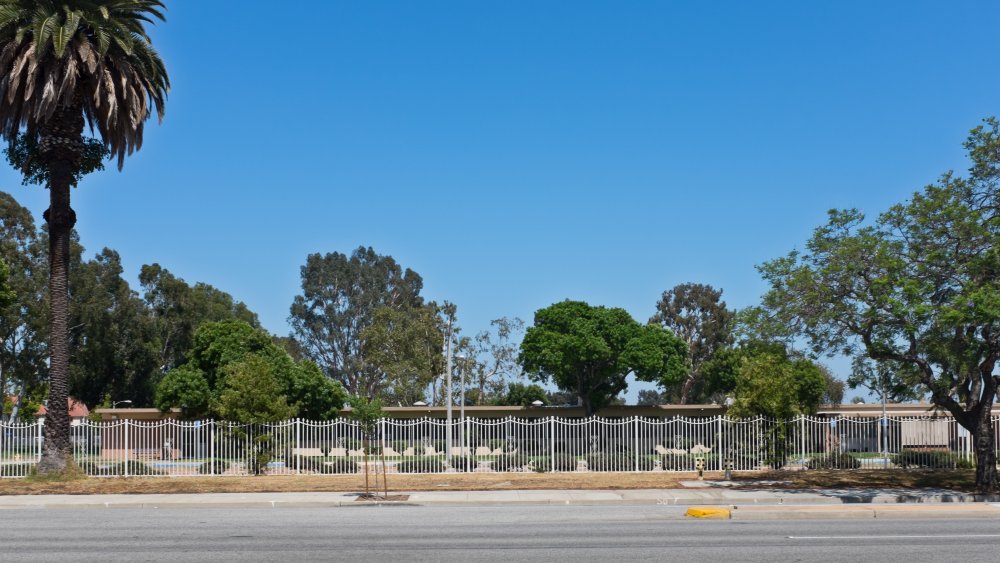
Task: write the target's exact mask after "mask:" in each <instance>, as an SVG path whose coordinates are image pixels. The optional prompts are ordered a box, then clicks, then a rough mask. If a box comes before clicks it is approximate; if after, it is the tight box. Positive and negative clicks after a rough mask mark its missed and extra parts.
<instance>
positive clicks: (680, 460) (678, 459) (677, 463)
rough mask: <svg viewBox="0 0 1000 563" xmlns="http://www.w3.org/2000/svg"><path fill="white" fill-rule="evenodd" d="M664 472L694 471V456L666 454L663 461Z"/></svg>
mask: <svg viewBox="0 0 1000 563" xmlns="http://www.w3.org/2000/svg"><path fill="white" fill-rule="evenodd" d="M661 461H662V462H663V470H664V471H694V456H689V455H687V454H666V455H664V456H663V458H662V459H661Z"/></svg>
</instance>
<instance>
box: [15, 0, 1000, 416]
mask: <svg viewBox="0 0 1000 563" xmlns="http://www.w3.org/2000/svg"><path fill="white" fill-rule="evenodd" d="M237 5H238V6H239V9H238V10H236V9H234V7H235V6H237ZM289 6H291V7H286V6H285V5H276V4H275V3H273V2H264V1H257V0H241V1H240V2H238V3H236V2H222V1H218V0H216V1H212V2H192V1H178V0H174V1H170V2H168V7H169V10H168V14H167V15H168V21H167V22H166V23H165V24H161V25H158V26H156V27H155V29H153V30H152V35H153V38H154V41H155V44H156V46H157V48H158V49H159V50H160V51H161V54H162V56H163V57H164V59H165V60H166V63H167V65H168V69H169V72H170V75H171V79H172V82H173V89H172V91H171V93H170V98H169V101H168V106H167V116H166V119H165V121H164V122H163V125H162V126H157V125H156V124H155V122H153V123H151V124H150V125H149V126H148V128H147V133H146V138H145V143H144V147H143V149H142V151H140V152H139V153H138V154H136V155H134V156H133V157H131V158H130V159H129V160H128V161H127V162H126V164H125V169H124V171H122V172H121V173H118V172H117V171H115V170H114V169H113V167H112V168H111V169H109V170H107V171H105V172H103V173H100V174H95V175H93V176H91V177H89V178H86V179H85V180H84V182H83V183H82V184H81V187H80V188H79V189H77V190H75V191H74V197H75V200H74V207H75V208H76V210H77V213H78V217H79V222H78V225H77V229H78V231H79V232H80V236H81V239H82V242H83V244H84V245H85V246H86V247H87V249H88V254H89V255H90V254H93V253H94V252H97V251H99V250H100V249H101V248H102V247H104V246H108V247H111V248H114V249H116V250H118V251H119V252H120V253H121V255H122V258H123V261H124V264H125V267H126V275H127V276H128V279H129V281H130V283H132V284H133V285H137V280H136V277H137V275H138V270H139V267H140V266H141V265H142V264H145V263H151V262H158V263H160V264H161V265H163V266H164V267H166V268H167V269H169V270H170V271H171V272H173V273H175V274H176V275H179V276H181V277H183V278H184V279H186V280H187V281H189V282H195V281H203V282H207V283H210V284H212V285H215V286H216V287H219V288H220V289H223V290H225V291H228V292H230V293H232V294H233V295H234V296H235V297H236V298H237V299H240V300H243V301H245V302H246V303H247V304H248V305H249V306H250V307H251V308H252V309H253V310H254V311H256V312H257V313H258V314H259V315H260V317H261V320H262V322H263V324H264V325H265V327H266V328H267V329H269V330H270V331H272V332H275V333H278V334H285V333H287V331H288V327H287V323H286V318H287V316H288V309H289V306H290V304H291V301H292V298H293V296H294V295H295V294H296V293H297V292H298V290H299V281H300V280H299V267H300V266H301V265H302V264H303V263H304V262H305V257H306V255H307V254H309V253H313V252H322V253H326V252H333V251H340V252H345V253H349V252H350V251H352V250H353V249H354V248H356V247H358V246H359V245H366V246H367V245H370V246H373V247H374V248H375V249H376V250H377V251H378V252H379V253H382V254H391V255H392V256H393V257H395V258H396V259H397V260H398V261H399V262H400V263H401V264H402V265H403V266H404V267H410V268H412V269H414V270H415V271H417V272H418V273H420V274H421V275H422V276H423V278H424V282H425V294H426V296H427V297H428V298H431V299H435V300H438V301H442V300H446V299H447V300H450V301H452V302H455V303H456V304H457V305H458V307H459V320H460V322H461V324H462V326H463V327H464V329H465V331H466V332H472V333H474V332H477V331H479V330H482V329H484V328H486V327H487V326H488V324H489V321H490V319H493V318H496V317H499V316H520V317H521V318H524V319H525V320H527V321H529V322H530V319H531V317H532V314H533V312H534V311H535V310H536V309H538V308H541V307H544V306H547V305H549V304H551V303H553V302H555V301H559V300H562V299H566V298H572V299H582V300H586V301H588V302H591V303H592V304H601V305H608V306H620V307H624V308H626V309H627V310H629V311H630V312H631V313H632V314H633V316H635V317H636V318H637V319H638V320H640V321H645V320H646V319H648V317H649V316H650V315H651V314H652V313H653V309H654V306H655V303H656V301H657V299H658V298H659V296H660V294H661V293H662V292H663V291H664V290H666V289H668V288H670V287H672V286H674V285H676V284H678V283H682V282H688V281H691V282H699V283H708V284H712V285H714V286H716V287H721V288H723V289H724V291H725V298H726V300H727V302H728V303H729V304H730V305H731V306H735V307H743V306H747V305H752V304H755V303H756V302H757V300H758V298H759V296H760V294H761V293H762V292H763V291H764V289H765V287H764V285H763V283H762V282H761V280H760V278H759V276H758V275H757V273H756V271H755V270H754V265H756V264H759V263H761V262H763V261H765V260H768V259H771V258H775V257H777V256H780V255H782V254H784V253H786V252H788V251H789V250H792V249H793V248H796V247H801V245H802V243H803V241H804V240H805V239H806V238H807V237H808V236H809V234H810V232H811V230H812V229H813V228H814V227H816V226H818V225H820V224H821V223H823V221H824V218H825V214H826V211H827V210H828V209H829V208H833V207H858V208H861V209H863V210H866V211H869V212H871V213H876V212H878V211H881V210H883V209H885V208H886V207H887V206H888V205H890V204H892V203H894V202H898V201H901V200H903V199H905V198H906V197H907V196H908V195H909V194H910V193H912V192H913V191H914V190H917V189H919V188H920V187H922V186H923V185H925V184H927V183H930V182H932V181H933V180H935V179H936V178H937V177H938V175H940V174H941V173H942V172H944V171H946V170H949V169H957V170H964V168H965V166H966V164H965V161H964V156H963V151H962V148H961V142H962V141H963V139H964V138H965V134H966V132H967V131H968V129H970V128H972V127H973V126H975V125H976V124H978V122H979V120H980V119H981V118H983V117H985V116H987V115H991V114H997V113H1000V73H998V72H997V61H998V60H1000V56H998V55H1000V52H998V50H1000V49H998V45H1000V43H998V42H997V41H996V38H995V33H994V30H993V28H992V27H991V26H989V25H987V23H988V22H996V21H1000V5H998V4H997V3H996V2H986V1H981V2H962V1H955V2H947V3H944V2H919V1H906V2H888V1H887V2H861V1H857V2H851V1H847V2H801V1H799V2H792V1H789V2H764V1H761V2H735V1H734V2H684V3H681V2H638V1H633V2H581V1H574V2H556V1H551V2H540V1H533V2H516V1H511V2H503V3H501V2H443V1H427V2H380V1H376V0H366V1H357V2H337V1H316V2H296V3H290V4H289ZM0 189H2V190H4V191H8V192H10V193H12V194H14V196H15V197H16V198H18V200H19V201H21V202H22V203H23V204H25V205H26V206H28V207H29V208H30V209H32V210H33V211H34V212H35V214H36V216H38V217H40V215H41V212H42V211H43V210H44V209H45V207H46V206H47V201H46V200H47V193H46V192H45V191H44V190H42V189H40V188H38V187H34V186H32V187H22V186H20V185H19V177H18V176H17V175H16V174H15V173H14V172H13V171H11V170H9V168H7V167H4V168H2V169H0ZM834 364H835V365H834V367H835V368H836V369H838V370H839V371H840V372H841V375H846V374H845V373H843V371H842V368H843V367H844V366H842V365H837V362H834ZM638 388H639V387H637V386H633V387H632V388H631V389H630V393H629V396H630V397H634V395H635V392H636V390H637V389H638Z"/></svg>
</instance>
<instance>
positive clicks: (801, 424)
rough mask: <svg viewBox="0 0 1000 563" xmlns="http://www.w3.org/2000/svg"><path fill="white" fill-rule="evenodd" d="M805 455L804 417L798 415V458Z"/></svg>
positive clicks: (803, 457)
mask: <svg viewBox="0 0 1000 563" xmlns="http://www.w3.org/2000/svg"><path fill="white" fill-rule="evenodd" d="M805 457H806V417H805V415H801V414H800V415H799V459H805Z"/></svg>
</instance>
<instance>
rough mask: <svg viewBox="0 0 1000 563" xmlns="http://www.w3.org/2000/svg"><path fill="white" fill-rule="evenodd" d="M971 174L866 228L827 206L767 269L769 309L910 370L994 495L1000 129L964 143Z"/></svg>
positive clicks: (852, 213) (820, 337)
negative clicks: (823, 219)
mask: <svg viewBox="0 0 1000 563" xmlns="http://www.w3.org/2000/svg"><path fill="white" fill-rule="evenodd" d="M965 147H966V149H967V150H968V152H969V157H970V160H971V161H972V167H971V169H970V172H969V175H968V177H966V178H962V177H958V176H955V175H954V174H952V173H947V174H945V175H944V176H942V177H941V179H940V180H938V182H937V183H935V184H933V185H931V186H928V187H926V188H924V189H923V190H922V191H921V192H917V193H915V194H914V195H913V196H912V198H911V199H910V200H909V201H907V202H905V203H903V204H899V205H895V206H893V207H892V208H891V209H890V210H889V211H887V212H885V213H883V214H882V215H880V216H879V217H878V218H877V219H876V220H874V221H866V219H865V217H864V215H863V214H862V213H860V212H859V211H857V210H848V211H831V212H830V218H829V221H828V223H827V224H826V225H824V226H822V227H820V228H818V229H816V231H815V233H814V234H813V236H812V238H811V239H810V240H809V241H808V243H807V244H806V250H805V252H802V253H799V252H793V253H791V254H789V255H788V256H786V257H784V258H780V259H777V260H774V261H771V262H768V263H766V264H764V265H763V266H762V267H761V268H760V270H761V273H762V274H763V276H764V278H765V279H766V280H767V281H768V282H769V283H770V285H771V290H770V291H769V292H768V294H767V295H766V296H765V300H764V304H765V306H766V307H767V308H768V310H769V311H770V312H771V313H772V314H773V315H774V316H775V317H776V318H778V319H779V320H780V321H781V322H783V323H785V324H787V325H789V326H791V327H793V328H794V329H795V330H796V331H797V332H799V333H800V334H803V335H805V336H806V337H808V338H809V340H810V341H811V342H812V344H813V346H814V348H815V349H816V351H823V352H831V353H832V352H840V353H848V354H850V355H865V356H868V357H869V358H871V359H873V360H876V361H879V362H885V361H891V362H895V363H896V364H897V365H906V366H908V367H909V369H910V370H911V371H912V374H913V377H914V378H915V380H916V381H917V382H919V384H920V386H921V388H922V390H924V391H926V392H928V393H929V394H930V397H931V400H932V402H933V403H934V404H935V405H937V406H938V407H941V408H942V409H945V410H947V411H948V412H949V413H951V414H952V416H954V417H955V420H956V421H958V423H959V424H961V425H962V426H963V427H964V428H966V429H967V430H969V432H970V433H971V434H972V436H973V442H974V444H975V445H974V448H975V452H976V484H977V487H978V488H979V489H980V490H981V491H983V492H987V491H995V490H996V489H997V485H998V483H997V468H996V450H995V445H994V429H993V424H992V418H991V417H992V407H993V403H994V401H995V398H996V395H997V390H998V382H997V379H998V376H997V374H996V365H997V361H998V359H1000V193H998V192H1000V190H997V188H996V186H997V182H998V181H1000V174H998V168H1000V123H998V121H997V120H996V119H993V118H990V119H987V120H986V122H985V124H984V125H983V126H980V127H977V128H976V129H973V131H972V133H971V135H970V136H969V138H968V140H967V142H966V144H965Z"/></svg>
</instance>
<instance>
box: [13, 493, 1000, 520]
mask: <svg viewBox="0 0 1000 563" xmlns="http://www.w3.org/2000/svg"><path fill="white" fill-rule="evenodd" d="M391 494H393V495H406V496H407V497H408V498H407V500H405V501H398V502H389V503H386V504H401V505H418V506H467V505H479V506H504V505H651V504H652V505H663V506H718V507H725V508H728V509H730V510H733V515H732V517H733V518H737V516H736V514H737V513H739V515H740V516H742V515H743V514H750V513H757V514H764V513H767V511H771V512H774V511H780V512H786V513H790V514H791V513H794V514H799V515H801V517H809V515H811V514H814V513H815V512H816V511H822V510H824V509H825V510H826V511H827V512H826V513H827V514H829V513H830V512H829V511H830V510H831V509H840V510H841V511H842V512H843V513H844V514H867V515H868V516H867V517H876V516H874V514H876V513H882V512H884V513H886V514H888V513H889V511H892V510H897V511H899V510H903V511H906V510H910V511H913V510H915V509H918V508H920V507H939V508H938V510H940V509H941V507H943V508H948V509H951V510H959V511H961V510H966V511H968V510H970V509H971V510H974V511H979V512H983V513H990V514H992V513H994V512H996V513H997V514H998V515H1000V508H997V507H996V506H994V505H993V504H990V503H986V502H978V501H981V500H983V499H979V498H977V497H976V495H971V494H966V493H958V492H955V491H948V490H932V489H927V490H920V491H914V490H902V489H901V490H892V489H864V490H861V489H858V490H812V491H800V490H773V489H761V490H740V489H730V488H726V487H718V488H715V487H711V486H707V487H703V486H699V487H698V488H685V489H640V490H514V491H413V492H397V491H393V492H392V493H391ZM357 498H358V495H357V493H341V492H326V493H323V492H308V493H203V494H131V495H124V494H114V495H18V496H0V509H32V508H35V509H40V508H192V507H204V508H241V507H242V508H287V507H316V508H324V507H346V506H364V505H366V504H371V502H361V501H358V500H357ZM988 500H993V499H988ZM733 507H735V509H733ZM907 507H908V508H907ZM754 511H757V512H754ZM866 511H867V512H866Z"/></svg>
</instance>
